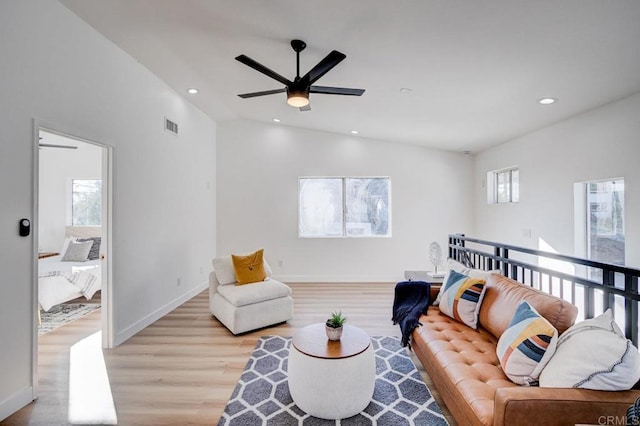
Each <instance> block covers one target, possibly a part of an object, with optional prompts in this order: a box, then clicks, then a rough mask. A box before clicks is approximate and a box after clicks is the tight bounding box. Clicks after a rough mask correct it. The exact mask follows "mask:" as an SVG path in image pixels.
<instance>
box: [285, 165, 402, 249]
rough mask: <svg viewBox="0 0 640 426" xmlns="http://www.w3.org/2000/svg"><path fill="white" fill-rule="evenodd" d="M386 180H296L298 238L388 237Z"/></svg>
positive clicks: (388, 214) (344, 178) (388, 185)
mask: <svg viewBox="0 0 640 426" xmlns="http://www.w3.org/2000/svg"><path fill="white" fill-rule="evenodd" d="M390 185H391V184H390V179H389V178H368V177H367V178H346V177H337V178H300V179H299V182H298V236H299V237H316V238H322V237H388V236H391V226H390V225H391V221H390V217H391V212H390Z"/></svg>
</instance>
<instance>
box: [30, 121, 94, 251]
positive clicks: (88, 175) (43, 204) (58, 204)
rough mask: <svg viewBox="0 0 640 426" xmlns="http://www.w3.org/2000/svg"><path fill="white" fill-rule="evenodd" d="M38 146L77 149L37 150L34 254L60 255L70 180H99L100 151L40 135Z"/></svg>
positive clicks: (65, 140)
mask: <svg viewBox="0 0 640 426" xmlns="http://www.w3.org/2000/svg"><path fill="white" fill-rule="evenodd" d="M44 135H45V139H43V140H41V141H40V142H42V143H49V144H54V145H55V144H58V145H72V146H76V147H78V149H64V148H42V149H40V151H39V161H40V166H39V170H40V174H39V182H40V186H39V197H38V212H39V213H38V214H39V216H38V251H46V252H60V249H61V248H62V242H63V241H64V237H65V227H66V226H67V225H70V223H67V215H68V213H69V207H70V201H71V180H72V179H102V148H100V147H99V146H96V145H91V144H88V143H84V142H80V141H78V140H74V139H70V138H65V137H63V136H60V135H55V134H52V133H44Z"/></svg>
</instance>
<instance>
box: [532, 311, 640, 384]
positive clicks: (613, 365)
mask: <svg viewBox="0 0 640 426" xmlns="http://www.w3.org/2000/svg"><path fill="white" fill-rule="evenodd" d="M639 379H640V353H638V349H637V348H636V347H635V346H633V344H632V343H631V341H630V340H628V339H627V338H626V337H625V336H624V334H623V333H622V330H620V327H618V325H617V324H616V322H615V319H614V318H613V314H612V313H611V310H610V309H608V310H607V311H606V312H605V313H603V314H602V315H600V316H598V317H596V318H593V319H589V320H586V321H582V322H579V323H578V324H575V325H574V326H572V327H571V328H569V329H568V330H567V331H565V332H564V333H562V335H561V336H560V338H559V339H558V345H557V348H556V353H555V354H554V355H553V357H552V358H551V360H550V361H549V363H548V364H547V366H546V367H545V369H544V370H542V374H541V375H540V386H541V387H549V388H583V389H595V390H605V391H620V390H629V389H631V388H632V387H633V385H634V384H635V383H636V382H637V381H638V380H639Z"/></svg>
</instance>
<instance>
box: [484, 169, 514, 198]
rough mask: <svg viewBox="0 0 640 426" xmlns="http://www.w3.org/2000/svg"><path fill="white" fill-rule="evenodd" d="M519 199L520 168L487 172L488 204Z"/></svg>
mask: <svg viewBox="0 0 640 426" xmlns="http://www.w3.org/2000/svg"><path fill="white" fill-rule="evenodd" d="M519 201H520V170H519V169H518V168H517V167H510V168H508V169H502V170H494V171H491V172H489V173H487V202H488V203H489V204H495V203H499V204H503V203H517V202H519Z"/></svg>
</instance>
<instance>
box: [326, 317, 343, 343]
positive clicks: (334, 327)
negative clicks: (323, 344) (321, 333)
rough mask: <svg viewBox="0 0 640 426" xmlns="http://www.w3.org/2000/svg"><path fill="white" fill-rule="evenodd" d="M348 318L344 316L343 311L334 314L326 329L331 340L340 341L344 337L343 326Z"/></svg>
mask: <svg viewBox="0 0 640 426" xmlns="http://www.w3.org/2000/svg"><path fill="white" fill-rule="evenodd" d="M346 320H347V317H345V316H344V315H342V312H341V311H337V312H333V313H332V314H331V316H330V317H329V319H328V320H327V322H326V324H325V325H326V326H325V329H326V331H327V337H328V338H329V340H340V337H342V326H343V325H344V322H345V321H346Z"/></svg>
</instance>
